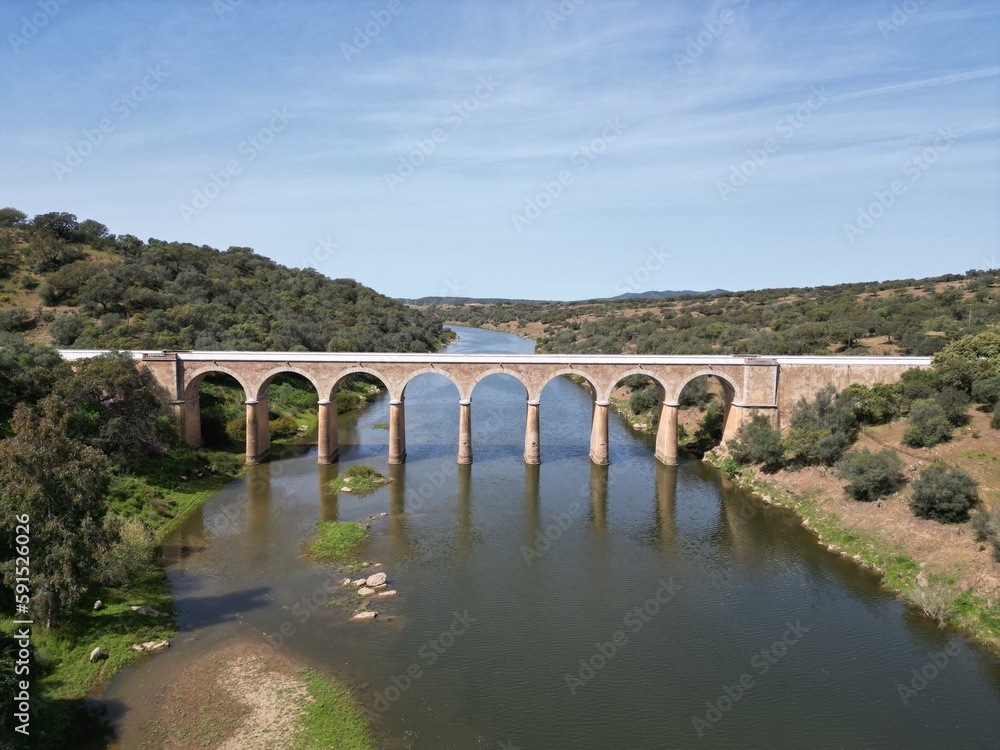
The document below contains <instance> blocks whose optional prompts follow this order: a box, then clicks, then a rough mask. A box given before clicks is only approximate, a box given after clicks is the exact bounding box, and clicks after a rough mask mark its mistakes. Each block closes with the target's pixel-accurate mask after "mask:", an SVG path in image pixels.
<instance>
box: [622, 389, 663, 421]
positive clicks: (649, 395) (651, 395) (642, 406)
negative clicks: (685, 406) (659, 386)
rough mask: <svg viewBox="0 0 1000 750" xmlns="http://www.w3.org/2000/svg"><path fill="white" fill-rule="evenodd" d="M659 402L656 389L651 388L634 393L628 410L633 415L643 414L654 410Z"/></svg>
mask: <svg viewBox="0 0 1000 750" xmlns="http://www.w3.org/2000/svg"><path fill="white" fill-rule="evenodd" d="M659 400H660V399H659V397H658V396H657V393H656V388H655V387H654V386H650V387H648V388H643V389H642V390H641V391H635V392H633V393H632V396H631V397H630V398H629V400H628V408H629V409H630V410H631V412H632V413H633V414H643V413H645V412H647V411H650V410H652V409H654V408H655V407H656V404H657V403H658V402H659Z"/></svg>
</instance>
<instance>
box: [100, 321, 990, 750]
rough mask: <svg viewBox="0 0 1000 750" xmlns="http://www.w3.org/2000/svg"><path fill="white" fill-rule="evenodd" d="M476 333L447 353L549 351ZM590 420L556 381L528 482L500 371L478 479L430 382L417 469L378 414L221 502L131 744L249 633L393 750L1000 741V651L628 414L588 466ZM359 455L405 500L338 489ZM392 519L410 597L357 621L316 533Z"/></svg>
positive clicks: (251, 477)
mask: <svg viewBox="0 0 1000 750" xmlns="http://www.w3.org/2000/svg"><path fill="white" fill-rule="evenodd" d="M455 330H456V331H457V332H458V333H459V336H460V338H459V339H458V341H457V342H455V343H454V344H453V345H452V346H450V347H449V349H448V351H449V352H519V353H523V352H531V351H532V350H533V344H532V343H531V342H529V341H526V340H524V339H521V338H519V337H516V336H513V335H510V334H504V333H498V332H493V331H486V330H478V329H471V328H462V327H456V329H455ZM590 403H591V401H590V396H589V394H588V393H587V392H585V391H584V390H583V389H582V388H580V387H578V386H576V385H574V384H573V383H571V382H569V381H568V380H565V379H563V378H557V379H555V380H554V381H552V382H550V383H549V384H548V386H546V388H545V390H544V392H543V394H542V399H541V446H542V464H541V466H526V465H525V464H524V461H523V458H522V454H523V449H524V422H525V393H524V388H523V386H521V385H520V384H519V383H518V382H517V381H515V380H514V379H513V378H510V377H508V376H503V375H497V376H491V377H489V378H487V379H485V380H483V381H482V382H481V383H480V384H479V385H478V386H477V387H476V389H475V392H474V394H473V407H472V410H473V451H474V460H475V463H474V464H473V465H472V466H458V465H457V464H456V460H455V459H456V454H457V444H458V392H457V390H456V389H455V387H454V386H453V385H452V384H451V383H450V382H448V381H447V380H446V379H445V378H443V377H442V376H435V375H423V376H420V377H419V378H418V379H417V380H414V381H413V382H412V383H411V384H410V385H409V386H408V388H407V392H406V431H407V434H406V444H407V461H406V464H405V465H401V466H394V467H387V465H386V456H387V437H388V433H387V431H386V430H385V429H382V428H379V427H376V425H378V424H380V423H385V422H387V421H388V402H387V400H386V399H385V398H384V397H383V398H382V399H380V400H379V401H378V402H377V403H375V404H374V405H373V406H372V407H370V408H369V409H367V410H366V411H364V412H363V413H360V415H359V414H347V415H342V416H341V418H340V424H339V430H340V439H341V459H340V461H339V463H338V464H335V465H332V466H325V467H317V465H316V463H315V461H316V457H315V449H313V450H312V451H309V452H308V453H303V452H300V454H299V455H296V456H291V457H287V458H282V459H278V460H275V461H272V462H271V463H270V464H266V465H262V466H257V467H254V468H253V469H252V470H251V471H250V472H249V474H248V475H247V476H246V477H244V478H242V479H241V480H239V481H237V482H234V483H233V484H231V485H229V486H228V487H226V488H225V489H224V490H223V491H222V492H220V493H219V494H218V495H217V496H216V497H215V498H213V499H212V500H211V501H209V502H208V503H207V504H206V505H205V506H204V507H203V509H202V510H201V511H200V512H198V513H197V514H196V515H195V516H194V517H192V518H191V519H190V520H189V521H188V523H186V524H185V525H184V527H183V528H181V529H180V530H179V531H178V532H177V533H176V534H175V535H174V536H173V537H172V538H171V539H170V540H169V541H168V543H167V554H168V556H169V558H170V559H171V560H172V562H171V563H170V568H169V574H170V581H171V585H172V586H173V589H174V592H175V596H176V598H177V602H178V606H179V611H180V614H179V625H180V633H179V635H178V636H177V638H176V640H175V642H174V645H173V647H172V648H171V649H170V651H169V652H166V653H163V654H158V655H156V656H153V657H151V658H149V659H147V660H145V661H144V662H142V663H141V664H139V665H137V666H135V667H133V668H130V669H128V670H125V671H124V672H123V673H122V674H121V675H120V676H119V677H118V678H116V679H115V680H114V681H113V682H112V683H111V685H110V686H109V687H108V689H107V690H106V692H105V694H104V696H103V700H105V701H106V703H107V705H108V707H109V714H110V716H111V718H112V720H113V722H114V728H115V731H116V732H117V734H118V737H119V742H118V744H116V745H114V746H115V747H124V748H129V747H133V746H137V745H138V744H140V738H141V737H142V735H143V731H144V730H143V728H142V725H143V722H144V720H145V719H147V718H148V716H147V712H148V707H149V706H150V705H153V704H155V702H156V701H157V699H158V698H157V696H158V695H159V693H160V691H162V690H163V687H164V685H169V684H170V681H171V678H172V676H174V675H176V674H177V673H178V672H179V670H181V669H182V668H183V667H184V666H185V665H186V664H188V663H190V662H191V661H192V660H194V659H196V658H199V657H201V656H203V655H204V654H205V653H208V652H210V651H211V650H213V649H215V648H218V647H219V646H222V645H225V644H227V643H229V642H233V641H235V640H239V639H250V640H253V641H258V642H270V643H272V644H273V645H276V646H277V647H278V649H279V650H280V651H282V652H283V653H286V654H287V655H289V656H290V657H292V658H294V659H295V660H296V661H299V662H301V663H306V664H309V665H311V666H313V667H314V668H316V669H319V670H320V671H322V672H325V673H327V674H330V675H333V676H336V677H338V678H340V679H341V680H343V681H345V682H346V683H348V684H350V685H351V686H352V687H353V688H354V689H355V691H356V694H357V697H358V699H359V700H360V702H361V703H362V704H363V705H364V706H365V707H366V708H367V709H368V710H369V711H370V713H371V718H372V722H373V725H374V726H375V727H376V729H377V732H378V735H379V737H380V745H381V746H383V747H386V748H412V749H414V750H418V749H419V750H453V749H454V750H459V749H465V748H470V749H471V748H521V749H523V750H531V749H535V748H539V749H544V750H551V749H553V748H574V749H579V750H589V749H591V748H592V749H593V750H626V749H635V750H662V749H664V748H804V747H810V748H900V747H906V748H952V747H956V748H957V747H962V748H986V747H990V748H997V747H1000V659H997V658H995V657H993V656H991V655H989V654H988V653H987V652H985V650H984V649H982V648H980V647H978V646H976V645H974V644H970V643H969V642H967V640H966V639H965V638H963V637H962V636H960V635H958V634H955V633H952V632H949V631H945V630H941V629H939V628H938V627H936V626H935V625H934V624H933V623H932V622H930V621H929V620H927V619H926V618H924V617H922V616H919V615H917V614H916V613H914V612H913V611H912V610H910V609H909V608H908V607H907V606H906V605H905V604H904V603H902V602H901V601H899V600H898V599H896V598H895V597H894V596H893V595H892V594H891V593H888V592H886V591H884V590H882V589H881V588H880V586H879V582H878V579H877V577H876V576H874V575H873V574H871V573H869V572H865V571H863V570H860V569H859V568H858V567H857V566H855V565H854V564H853V563H850V562H849V561H847V560H845V559H843V558H840V557H837V556H835V555H833V554H831V553H829V552H827V551H826V550H825V549H823V548H821V547H819V546H818V545H817V544H816V542H815V539H814V537H813V536H812V535H811V534H810V533H808V532H807V531H805V530H804V529H802V528H801V527H800V526H799V525H798V523H797V521H796V520H795V518H794V517H793V516H792V515H791V514H789V513H787V512H785V511H782V510H778V509H772V508H761V507H760V506H759V505H758V504H757V503H755V502H754V501H753V499H752V498H750V497H749V496H748V495H746V494H745V493H743V492H741V491H739V490H736V489H733V488H729V487H727V486H725V483H724V482H723V480H722V479H721V478H720V476H719V474H718V473H717V472H716V471H714V470H713V469H711V468H710V467H708V466H705V465H703V464H701V463H700V462H698V461H694V460H688V461H684V462H682V464H681V466H679V467H664V466H662V465H660V464H658V463H657V462H656V461H655V460H654V459H653V455H652V448H653V446H652V443H651V441H650V439H648V438H647V437H644V436H640V435H637V434H635V433H634V432H633V431H632V430H631V429H629V427H628V426H627V425H626V424H625V423H624V422H623V421H621V420H620V419H618V418H617V417H613V418H612V420H611V425H610V441H609V442H610V450H611V462H612V463H611V466H609V467H595V466H593V465H591V463H590V460H589V458H588V448H589V434H590V416H591V406H590ZM360 463H363V464H368V465H372V466H375V467H376V468H378V469H380V470H381V471H383V472H384V473H387V474H389V475H391V476H392V478H393V482H392V484H390V485H388V486H387V487H384V488H382V489H380V490H378V491H377V492H375V493H373V494H371V495H368V496H366V497H363V498H359V497H353V496H351V495H342V496H340V497H339V498H338V497H337V496H335V495H331V494H330V493H328V492H326V491H324V490H322V488H321V485H322V483H323V482H325V481H327V480H328V479H330V478H332V477H334V476H336V475H337V473H338V472H342V471H344V470H345V469H346V468H348V467H350V466H352V465H356V464H360ZM380 513H388V514H389V515H388V516H387V517H378V518H377V519H376V520H375V521H374V522H373V526H372V533H371V534H370V538H369V540H368V541H367V542H366V543H365V547H364V549H363V551H362V553H361V554H362V557H363V559H365V560H368V561H373V562H374V561H378V562H381V563H383V565H384V568H383V569H384V570H385V571H386V572H387V573H388V575H389V581H390V584H391V588H394V589H397V590H398V591H399V596H398V597H397V598H391V599H384V600H381V601H379V602H378V603H377V607H376V608H377V609H378V611H379V613H380V615H379V617H378V619H377V620H375V621H374V622H372V623H356V622H355V623H351V622H347V618H348V616H349V615H350V614H351V612H352V609H351V608H345V607H342V606H329V605H327V604H326V602H327V601H328V600H329V599H330V594H329V593H327V590H328V589H331V588H333V589H339V586H337V585H336V584H335V582H337V581H339V580H340V578H341V577H342V576H341V574H339V573H337V572H336V571H335V570H334V569H333V568H332V567H330V566H325V565H321V564H316V563H312V562H310V561H308V560H307V559H305V558H304V557H303V555H302V547H303V543H304V542H305V541H306V540H307V539H308V538H309V536H310V534H311V532H312V531H313V529H314V527H315V524H316V521H317V519H327V520H330V519H337V518H339V519H344V520H355V519H366V518H368V517H369V516H372V515H375V516H378V515H379V514H380ZM316 603H320V604H319V606H317V604H316ZM935 660H936V662H937V663H936V664H935ZM914 670H916V673H914ZM921 673H922V674H921ZM900 686H903V688H904V689H902V690H901V688H900ZM918 688H919V689H918Z"/></svg>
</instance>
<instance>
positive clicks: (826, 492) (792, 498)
mask: <svg viewBox="0 0 1000 750" xmlns="http://www.w3.org/2000/svg"><path fill="white" fill-rule="evenodd" d="M988 421H989V417H988V415H985V414H979V413H974V414H973V415H972V422H971V423H970V425H969V426H968V427H967V428H964V429H963V430H962V431H961V432H960V433H959V434H958V435H957V436H956V437H955V439H953V440H952V441H950V442H949V443H945V444H942V445H938V446H935V447H934V448H926V449H919V448H917V449H913V448H907V449H905V450H904V449H902V448H901V447H900V443H899V438H900V437H901V432H902V430H903V429H904V425H903V424H902V423H894V424H889V425H880V426H878V427H868V428H866V430H865V432H864V433H862V435H861V436H860V437H859V439H858V442H857V444H856V446H855V447H856V448H858V449H863V448H867V449H869V450H872V451H876V450H882V449H884V448H886V447H891V448H893V449H894V450H896V451H897V452H898V453H899V454H900V457H901V458H902V459H903V461H904V462H905V464H906V466H907V469H906V473H907V476H908V477H909V478H914V477H915V476H916V475H917V474H918V473H919V471H920V470H921V469H922V468H923V467H924V466H926V465H928V464H929V463H931V462H932V461H934V460H943V461H945V462H946V463H949V464H953V465H958V466H960V467H961V468H962V469H963V470H964V471H966V472H967V473H969V474H970V475H971V476H973V478H974V479H976V481H977V482H978V483H979V486H980V495H981V499H982V500H983V502H984V503H985V504H986V505H987V506H989V507H996V503H997V502H998V501H1000V459H998V458H997V456H998V455H1000V446H998V445H996V443H997V442H998V440H1000V439H998V437H996V434H997V433H996V431H993V430H990V428H989V424H988ZM721 459H722V451H719V450H718V449H717V450H715V451H712V452H710V453H709V454H707V455H706V456H705V460H706V461H708V462H709V463H711V464H712V465H714V466H716V467H717V468H720V469H721V468H722V460H721ZM729 479H730V481H732V482H733V483H734V484H736V485H738V486H740V487H742V488H743V489H746V490H748V491H749V492H752V493H753V494H754V495H756V496H757V497H758V498H760V499H761V500H762V501H763V502H764V503H765V504H773V505H778V506H781V507H787V508H790V509H791V510H793V511H795V512H796V513H797V514H798V515H799V516H800V517H801V518H802V525H803V526H806V527H807V528H809V529H811V530H812V531H813V532H814V533H815V534H816V535H817V536H818V538H819V542H820V543H821V544H823V545H824V546H826V547H827V548H828V549H830V551H831V552H832V553H834V554H838V555H844V556H847V557H851V558H853V559H854V560H855V561H856V562H857V563H858V564H860V565H863V566H865V567H868V568H872V569H874V570H876V571H878V572H879V573H881V575H882V578H883V584H884V585H885V586H886V588H888V589H890V590H893V591H896V592H898V593H899V595H900V596H901V597H902V598H903V599H905V600H906V601H908V602H909V603H910V604H911V605H912V606H913V607H915V608H917V609H918V610H920V611H922V612H924V613H925V614H926V615H927V616H928V617H931V618H932V619H935V620H937V621H938V622H939V623H940V624H942V625H948V626H950V627H953V628H955V629H956V630H959V631H961V632H964V633H966V634H968V635H971V636H973V637H975V638H976V639H977V640H979V641H980V642H981V643H983V644H984V645H986V646H987V647H988V648H989V649H990V650H991V651H992V652H993V653H995V654H998V655H1000V563H998V562H997V561H996V560H994V559H993V556H992V554H991V551H990V550H989V549H988V547H987V545H985V544H982V543H980V542H977V541H976V538H975V534H974V532H973V529H972V526H971V522H969V521H966V522H965V523H960V524H942V523H939V522H937V521H933V520H928V519H922V518H917V517H915V516H914V515H913V513H912V512H911V511H910V509H909V505H908V503H909V496H910V492H911V490H910V489H909V487H906V488H904V489H903V490H901V491H900V492H898V493H896V494H894V495H892V496H890V497H888V498H884V499H883V500H882V501H880V502H877V503H862V502H858V501H855V500H852V499H850V498H849V497H847V496H846V495H845V493H844V485H845V483H844V482H842V481H841V480H840V479H838V478H837V477H836V476H834V474H833V473H832V472H831V471H830V470H828V469H825V468H823V467H809V468H805V469H799V470H797V471H790V470H782V471H778V472H775V473H773V474H766V473H763V472H762V471H760V470H759V469H757V468H744V469H741V470H740V471H739V472H738V473H736V474H735V475H732V476H730V477H729Z"/></svg>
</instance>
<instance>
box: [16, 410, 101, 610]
mask: <svg viewBox="0 0 1000 750" xmlns="http://www.w3.org/2000/svg"><path fill="white" fill-rule="evenodd" d="M68 421H69V420H68V415H67V414H66V413H65V411H64V410H63V409H62V407H61V404H60V403H59V401H58V399H56V398H54V397H51V396H50V397H46V398H45V399H43V401H42V402H41V404H40V410H39V412H36V411H35V410H33V409H32V408H31V407H28V406H26V405H24V404H21V405H19V406H18V407H17V408H16V409H15V411H14V417H13V420H12V426H13V430H14V436H13V437H10V438H7V439H6V440H2V441H0V488H2V493H3V495H2V498H3V502H2V503H0V525H2V526H3V527H4V528H7V529H12V528H14V527H15V525H16V524H17V523H18V521H17V520H16V519H17V518H18V517H19V516H27V517H28V519H29V524H30V527H31V543H32V549H33V550H37V551H38V552H37V553H36V554H33V555H32V557H31V575H32V584H33V590H34V592H35V595H34V597H33V599H32V602H31V609H32V612H33V613H34V614H35V615H36V617H37V619H39V620H42V621H44V622H45V623H46V624H47V626H48V627H51V626H52V624H53V623H54V622H57V621H59V620H62V619H64V618H65V617H66V616H67V615H68V614H69V613H70V611H71V610H72V608H73V607H74V606H75V605H76V604H77V603H78V602H79V600H80V598H81V597H82V596H83V594H84V593H85V592H86V589H87V586H88V584H89V583H90V580H91V575H92V574H93V571H94V569H95V565H96V557H95V552H96V551H97V550H99V549H100V548H101V547H102V545H103V544H104V542H105V537H104V533H103V519H104V515H105V512H106V506H105V503H104V494H105V492H106V491H107V488H108V475H107V461H106V459H105V457H104V456H103V455H102V454H101V452H100V451H98V450H96V449H94V448H91V447H89V446H86V445H82V444H80V443H79V442H78V441H76V440H73V439H72V438H71V437H69V435H68V427H69V425H68ZM12 563H13V561H8V562H6V563H5V564H4V566H3V571H4V580H5V581H6V582H7V583H8V584H13V582H14V581H13V579H14V577H15V576H14V573H15V570H14V566H13V564H12Z"/></svg>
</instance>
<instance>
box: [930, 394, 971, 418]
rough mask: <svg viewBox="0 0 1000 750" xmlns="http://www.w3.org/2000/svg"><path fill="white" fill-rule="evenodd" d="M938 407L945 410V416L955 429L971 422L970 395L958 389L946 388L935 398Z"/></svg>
mask: <svg viewBox="0 0 1000 750" xmlns="http://www.w3.org/2000/svg"><path fill="white" fill-rule="evenodd" d="M934 400H935V401H937V403H938V406H940V407H941V408H942V409H944V415H945V417H947V418H948V421H949V422H951V424H952V425H953V426H955V427H961V426H962V425H963V424H966V423H967V422H968V421H969V414H968V412H969V394H968V393H966V392H965V391H960V390H958V389H957V388H945V389H944V390H943V391H941V392H940V393H939V394H937V395H936V396H935V397H934Z"/></svg>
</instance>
